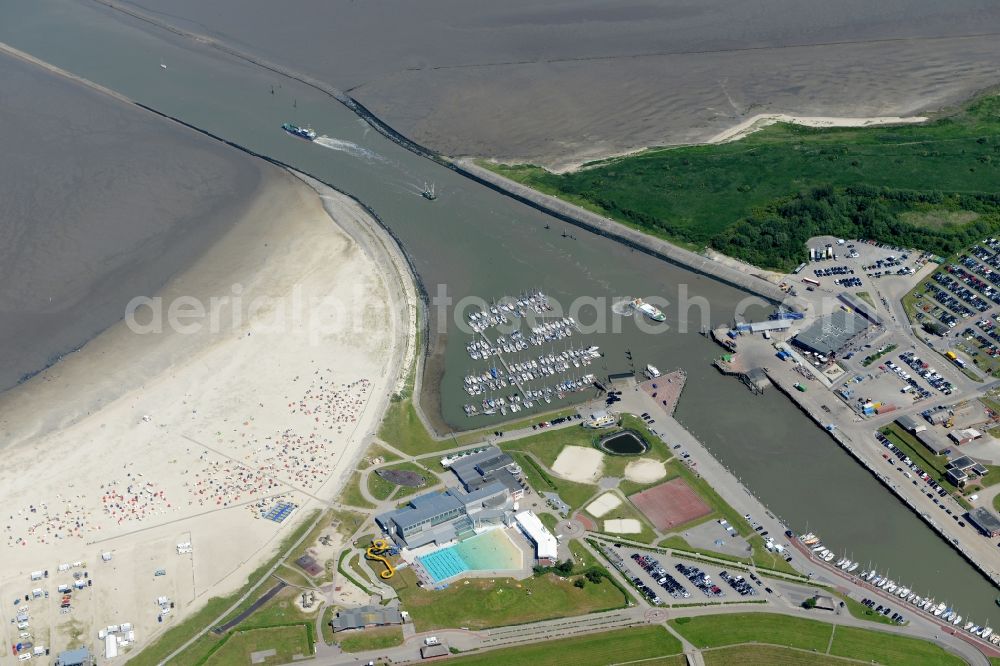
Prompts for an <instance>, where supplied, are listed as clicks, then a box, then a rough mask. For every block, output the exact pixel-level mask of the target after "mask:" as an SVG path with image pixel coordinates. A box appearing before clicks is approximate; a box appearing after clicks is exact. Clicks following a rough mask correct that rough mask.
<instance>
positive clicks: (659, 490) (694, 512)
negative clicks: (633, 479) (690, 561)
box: [629, 477, 712, 532]
mask: <svg viewBox="0 0 1000 666" xmlns="http://www.w3.org/2000/svg"><path fill="white" fill-rule="evenodd" d="M629 499H630V500H631V501H632V503H633V504H635V505H636V507H637V508H638V509H639V510H640V511H642V514H643V515H644V516H646V518H647V519H648V520H649V522H651V523H653V525H654V526H656V529H658V530H660V531H661V532H667V531H669V530H671V529H673V528H675V527H677V526H678V525H684V524H685V523H689V522H691V521H692V520H696V519H698V518H701V517H703V516H707V515H708V514H710V513H711V512H712V508H711V507H710V506H708V505H707V504H706V503H705V502H704V500H702V499H701V497H699V496H698V493H696V492H695V491H694V489H692V488H691V486H689V485H688V484H687V482H685V481H684V479H682V478H679V477H678V478H676V479H671V480H670V481H667V482H666V483H661V484H660V485H658V486H653V487H652V488H650V489H649V490H644V491H642V492H641V493H636V494H635V495H632V496H631V497H629Z"/></svg>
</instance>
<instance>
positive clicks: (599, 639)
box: [448, 626, 685, 666]
mask: <svg viewBox="0 0 1000 666" xmlns="http://www.w3.org/2000/svg"><path fill="white" fill-rule="evenodd" d="M680 652H681V643H680V641H678V640H677V639H676V638H674V637H673V636H671V635H670V634H669V633H668V632H667V631H666V630H665V629H664V628H663V627H657V626H652V627H631V628H629V629H619V630H617V631H608V632H605V633H600V634H585V635H581V636H574V637H572V638H564V639H562V640H557V641H545V642H544V643H535V644H531V645H522V646H520V647H514V648H507V649H505V650H493V651H490V652H484V653H482V654H473V655H469V656H461V657H457V658H456V657H453V658H451V659H449V660H448V663H450V664H461V665H462V666H494V665H497V666H506V665H507V664H533V665H534V666H563V665H564V664H567V663H569V664H574V665H575V666H604V664H611V663H618V664H620V663H628V662H633V661H640V660H643V663H657V664H677V665H681V664H684V663H685V661H684V658H683V657H677V659H666V660H662V661H656V662H649V661H645V660H648V659H654V658H655V657H663V656H667V655H677V654H679V653H680Z"/></svg>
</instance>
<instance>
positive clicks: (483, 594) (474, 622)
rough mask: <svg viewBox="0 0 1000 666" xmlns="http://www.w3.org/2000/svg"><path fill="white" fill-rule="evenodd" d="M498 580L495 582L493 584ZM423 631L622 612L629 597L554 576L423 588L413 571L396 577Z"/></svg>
mask: <svg viewBox="0 0 1000 666" xmlns="http://www.w3.org/2000/svg"><path fill="white" fill-rule="evenodd" d="M493 581H495V582H493ZM389 583H390V584H391V585H392V586H393V587H394V588H395V589H396V592H397V594H398V595H399V598H400V601H401V602H402V605H403V608H405V609H406V610H408V611H409V612H410V615H411V617H412V618H413V622H414V625H415V626H416V629H417V631H429V630H433V629H443V628H448V627H469V628H471V629H484V628H487V627H499V626H504V625H510V624H522V623H525V622H536V621H538V620H544V619H549V618H557V617H566V616H568V615H582V614H585V613H592V612H595V611H600V610H609V609H613V608H620V607H622V606H624V605H625V601H626V599H625V596H624V594H623V593H622V592H621V590H619V589H618V588H617V587H615V585H614V584H612V583H611V582H610V581H607V580H603V581H601V582H600V583H599V584H593V583H587V585H585V586H584V587H583V588H582V589H581V588H576V587H574V586H573V577H570V578H566V579H565V580H560V579H559V577H558V576H556V575H554V574H545V575H542V576H534V577H532V578H528V579H526V580H523V581H515V580H513V579H510V578H496V579H488V578H477V579H467V580H460V581H458V582H456V583H452V584H451V585H450V586H449V587H448V588H447V589H444V590H427V589H423V588H420V587H418V586H417V580H416V577H415V576H414V574H413V571H412V570H410V569H403V570H401V571H399V572H397V573H396V575H395V576H394V577H393V578H392V579H390V581H389Z"/></svg>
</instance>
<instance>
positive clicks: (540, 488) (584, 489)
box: [510, 450, 598, 510]
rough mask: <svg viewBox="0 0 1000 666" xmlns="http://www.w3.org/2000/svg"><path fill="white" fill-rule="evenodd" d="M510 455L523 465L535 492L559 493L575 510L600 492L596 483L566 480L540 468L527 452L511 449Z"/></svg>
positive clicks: (522, 468)
mask: <svg viewBox="0 0 1000 666" xmlns="http://www.w3.org/2000/svg"><path fill="white" fill-rule="evenodd" d="M510 455H511V457H512V458H513V459H514V460H515V461H517V464H518V465H520V466H521V470H522V471H523V472H524V476H525V478H526V479H527V480H528V485H530V486H531V487H532V489H534V491H535V492H537V493H538V494H541V493H543V492H556V493H559V496H560V497H561V498H562V500H563V501H564V502H566V504H568V505H569V506H570V508H571V509H573V510H576V509H579V508H580V507H581V506H583V505H584V503H586V502H587V500H589V499H590V498H591V497H593V496H594V495H595V494H596V493H597V492H598V487H597V486H596V485H591V484H588V483H576V482H574V481H566V480H565V479H559V478H556V477H554V476H552V475H551V474H549V472H548V471H547V470H546V469H544V468H539V467H538V466H537V463H536V462H535V460H534V458H532V457H531V456H529V455H528V454H526V453H521V452H519V451H513V450H511V451H510Z"/></svg>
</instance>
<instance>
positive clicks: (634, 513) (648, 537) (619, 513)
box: [587, 491, 657, 544]
mask: <svg viewBox="0 0 1000 666" xmlns="http://www.w3.org/2000/svg"><path fill="white" fill-rule="evenodd" d="M609 492H610V491H609ZM614 494H615V495H617V493H614ZM618 499H621V500H622V503H621V504H620V505H618V506H617V507H615V508H614V509H612V510H611V511H609V512H608V513H606V514H604V515H603V516H601V517H600V518H595V517H594V516H591V515H590V514H589V513H588V514H587V516H588V517H590V519H591V520H593V521H594V522H595V523H597V530H596V531H598V532H603V533H604V534H607V535H609V536H611V537H617V536H621V537H622V538H625V539H630V540H632V541H639V542H641V543H650V544H651V543H653V542H654V541H656V539H657V535H656V532H655V531H654V530H653V526H652V525H650V524H649V522H648V521H647V520H646V517H645V516H643V515H642V513H640V511H639V510H638V509H637V508H635V506H633V505H632V502H630V501H628V500H627V499H622V497H621V496H620V495H619V496H618ZM615 518H623V519H628V518H632V519H634V520H638V521H639V525H640V526H641V527H642V531H641V532H639V533H638V534H616V533H615V532H606V531H605V530H604V521H606V520H612V519H615Z"/></svg>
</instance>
